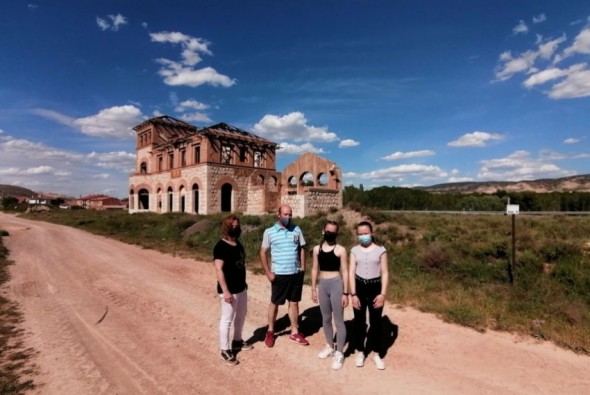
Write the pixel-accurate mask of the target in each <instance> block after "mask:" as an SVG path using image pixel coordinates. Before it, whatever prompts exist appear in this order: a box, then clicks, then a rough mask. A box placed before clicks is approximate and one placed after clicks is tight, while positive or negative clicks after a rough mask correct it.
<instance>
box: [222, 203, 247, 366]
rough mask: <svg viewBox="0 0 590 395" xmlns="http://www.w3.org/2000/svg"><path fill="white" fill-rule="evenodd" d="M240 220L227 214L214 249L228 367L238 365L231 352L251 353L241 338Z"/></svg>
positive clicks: (243, 308) (244, 288)
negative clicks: (231, 331)
mask: <svg viewBox="0 0 590 395" xmlns="http://www.w3.org/2000/svg"><path fill="white" fill-rule="evenodd" d="M240 234H241V228H240V220H239V219H238V218H237V217H236V216H235V215H233V214H232V215H229V216H227V217H226V218H225V219H224V220H223V223H222V224H221V236H222V238H221V240H219V241H218V242H217V244H216V245H215V248H213V262H214V264H215V273H216V275H217V293H218V294H219V298H220V300H221V319H220V321H219V342H220V346H221V347H220V348H221V358H222V359H223V360H224V361H225V362H227V363H228V364H230V365H235V364H237V363H238V361H237V359H236V357H235V355H234V350H250V349H252V348H253V347H252V345H251V344H249V343H246V342H245V341H244V340H243V339H242V329H243V327H244V321H245V319H246V312H247V311H248V293H247V289H248V285H247V284H246V252H245V250H244V247H243V246H242V244H241V243H240V241H239V237H240ZM232 322H233V324H234V334H233V341H232V343H231V347H230V343H229V335H230V327H231V324H232Z"/></svg>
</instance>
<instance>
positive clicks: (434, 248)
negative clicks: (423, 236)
mask: <svg viewBox="0 0 590 395" xmlns="http://www.w3.org/2000/svg"><path fill="white" fill-rule="evenodd" d="M448 264H449V257H448V256H447V254H446V253H445V252H444V251H443V249H442V248H441V247H440V246H439V245H437V244H429V245H427V246H426V248H425V249H424V250H422V251H421V252H420V253H418V265H419V266H420V269H421V270H423V271H425V272H429V271H437V270H441V269H443V268H444V267H445V266H447V265H448Z"/></svg>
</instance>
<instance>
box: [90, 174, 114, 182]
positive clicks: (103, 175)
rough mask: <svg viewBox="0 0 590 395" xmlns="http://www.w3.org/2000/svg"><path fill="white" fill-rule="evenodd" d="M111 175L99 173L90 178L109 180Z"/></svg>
mask: <svg viewBox="0 0 590 395" xmlns="http://www.w3.org/2000/svg"><path fill="white" fill-rule="evenodd" d="M110 176H111V175H110V174H107V173H100V174H95V175H94V176H92V178H101V179H103V180H105V179H107V178H109V177H110Z"/></svg>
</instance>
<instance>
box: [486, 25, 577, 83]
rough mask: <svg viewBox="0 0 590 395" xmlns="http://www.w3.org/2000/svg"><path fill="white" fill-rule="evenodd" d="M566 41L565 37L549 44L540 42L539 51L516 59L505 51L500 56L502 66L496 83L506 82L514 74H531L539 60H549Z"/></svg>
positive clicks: (530, 51)
mask: <svg viewBox="0 0 590 395" xmlns="http://www.w3.org/2000/svg"><path fill="white" fill-rule="evenodd" d="M565 40H566V37H565V35H563V36H561V37H559V38H556V39H555V40H550V41H547V42H540V43H539V44H538V47H537V50H536V51H532V50H528V51H525V52H523V53H522V54H520V55H519V56H516V57H514V56H513V55H512V53H511V52H510V51H505V52H503V53H501V54H500V63H501V64H500V65H498V66H497V67H496V69H495V75H496V81H505V80H507V79H509V78H511V77H512V76H513V75H514V74H517V73H523V72H529V71H532V70H534V64H535V62H536V61H537V59H539V58H542V59H549V58H551V56H553V54H554V53H555V51H556V50H557V47H558V46H559V44H561V43H562V42H564V41H565Z"/></svg>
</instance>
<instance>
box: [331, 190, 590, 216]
mask: <svg viewBox="0 0 590 395" xmlns="http://www.w3.org/2000/svg"><path fill="white" fill-rule="evenodd" d="M343 199H344V204H345V205H347V206H350V207H351V208H361V207H371V208H376V209H380V210H434V211H446V210H448V211H504V210H505V209H506V204H507V203H508V201H510V204H518V205H519V208H520V211H590V192H544V193H539V192H530V191H525V192H507V191H505V190H498V191H496V192H495V193H492V194H484V193H468V194H466V193H457V192H447V193H435V192H427V191H422V190H419V189H412V188H401V187H390V186H382V187H377V188H372V189H369V190H365V189H364V188H363V185H362V184H360V186H359V187H355V186H346V187H344V195H343Z"/></svg>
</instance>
